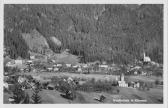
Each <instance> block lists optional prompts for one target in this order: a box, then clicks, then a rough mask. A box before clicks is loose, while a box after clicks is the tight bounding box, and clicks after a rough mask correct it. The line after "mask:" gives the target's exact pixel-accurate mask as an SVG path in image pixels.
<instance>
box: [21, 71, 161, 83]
mask: <svg viewBox="0 0 168 108" xmlns="http://www.w3.org/2000/svg"><path fill="white" fill-rule="evenodd" d="M22 74H26V75H32V76H36V77H39V78H40V79H41V80H43V79H48V78H51V77H53V76H59V77H63V76H66V77H72V78H80V79H86V80H87V79H92V78H94V79H95V80H102V81H104V80H109V81H113V80H116V77H119V76H117V75H100V74H75V73H68V72H61V73H53V72H40V73H33V72H31V73H22ZM125 78H126V79H127V80H128V81H137V80H141V81H144V82H154V81H155V80H158V79H159V80H162V78H161V77H154V76H151V77H146V76H125Z"/></svg>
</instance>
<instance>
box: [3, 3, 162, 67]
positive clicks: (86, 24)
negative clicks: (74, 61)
mask: <svg viewBox="0 0 168 108" xmlns="http://www.w3.org/2000/svg"><path fill="white" fill-rule="evenodd" d="M4 8H5V9H4V10H5V11H4V25H5V26H4V27H5V28H4V30H5V34H4V37H5V46H6V47H10V48H11V50H10V55H11V56H12V58H15V57H17V56H22V57H23V58H25V57H27V55H28V50H29V48H28V46H27V44H26V43H25V41H24V39H23V38H22V37H21V36H20V34H22V33H30V32H32V30H34V29H36V30H37V31H38V32H39V33H40V34H41V35H43V36H44V37H45V39H46V41H47V43H48V45H49V47H50V48H51V49H52V50H53V51H54V52H60V51H61V50H62V49H66V48H68V49H70V52H71V53H72V54H75V55H79V56H82V57H83V59H82V61H83V62H87V61H95V60H101V61H103V60H105V61H108V62H115V63H125V64H127V63H131V62H133V61H134V59H141V57H142V52H143V51H144V50H145V52H146V53H147V55H149V56H150V57H151V59H152V60H153V61H156V62H160V63H162V62H163V19H162V18H163V5H156V4H154V5H114V4H106V5H104V4H98V5H97V4H95V5H94V4H90V5H89V4H80V5H75V4H68V5H66V4H64V5H50V4H45V5H32V4H31V5H27V4H25V5H24V4H23V5H5V6H4ZM9 34H11V35H12V36H9ZM53 36H54V37H56V38H57V39H58V40H59V41H60V42H61V46H59V45H55V43H54V42H53V41H51V37H53ZM19 40H20V41H19ZM18 46H21V48H22V49H25V50H24V51H18V49H17V47H18ZM13 47H14V48H13ZM13 49H15V50H13Z"/></svg>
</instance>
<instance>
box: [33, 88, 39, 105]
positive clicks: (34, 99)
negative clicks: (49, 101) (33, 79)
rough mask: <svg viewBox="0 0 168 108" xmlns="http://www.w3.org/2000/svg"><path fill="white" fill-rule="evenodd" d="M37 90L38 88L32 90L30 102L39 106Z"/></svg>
mask: <svg viewBox="0 0 168 108" xmlns="http://www.w3.org/2000/svg"><path fill="white" fill-rule="evenodd" d="M39 91H40V90H39V89H38V88H35V89H34V90H33V92H34V93H33V95H32V100H33V103H34V104H39V103H41V97H40V96H39Z"/></svg>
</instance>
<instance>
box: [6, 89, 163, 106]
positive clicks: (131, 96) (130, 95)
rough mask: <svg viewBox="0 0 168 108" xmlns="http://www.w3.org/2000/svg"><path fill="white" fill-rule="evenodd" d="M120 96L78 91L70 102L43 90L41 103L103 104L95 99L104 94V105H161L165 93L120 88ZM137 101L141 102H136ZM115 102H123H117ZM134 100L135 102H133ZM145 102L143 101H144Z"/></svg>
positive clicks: (153, 90)
mask: <svg viewBox="0 0 168 108" xmlns="http://www.w3.org/2000/svg"><path fill="white" fill-rule="evenodd" d="M119 90H120V93H119V94H109V93H105V92H101V93H100V92H82V91H77V98H76V99H75V100H68V99H65V98H63V97H61V96H60V94H61V93H60V92H58V91H55V90H42V91H41V92H40V96H41V97H42V99H41V101H42V103H43V104H63V103H65V104H66V103H73V104H77V103H101V102H99V101H96V100H94V98H95V97H98V96H99V95H100V94H103V95H104V96H105V97H106V99H105V101H104V103H140V104H141V103H155V104H156V103H161V102H160V99H161V98H162V95H163V92H162V89H160V88H154V89H150V91H139V90H136V89H133V88H119ZM27 92H28V93H29V95H30V96H31V95H32V92H31V91H30V90H27ZM4 95H5V96H4V97H5V98H4V103H5V104H8V101H7V97H9V94H7V93H4ZM136 99H137V100H141V101H139V102H136ZM115 100H121V101H118V102H116V101H115ZM124 100H129V102H127V101H126V102H124ZM131 100H134V102H131ZM142 100H143V101H142Z"/></svg>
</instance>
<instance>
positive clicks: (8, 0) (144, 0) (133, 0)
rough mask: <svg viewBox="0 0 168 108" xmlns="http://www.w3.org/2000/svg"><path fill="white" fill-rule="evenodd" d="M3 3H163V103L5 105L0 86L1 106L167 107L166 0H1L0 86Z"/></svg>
mask: <svg viewBox="0 0 168 108" xmlns="http://www.w3.org/2000/svg"><path fill="white" fill-rule="evenodd" d="M3 4H164V104H73V105H70V104H39V105H37V106H36V105H14V104H12V105H6V104H3V95H2V94H3V92H2V90H3V89H2V88H3V87H0V90H1V92H0V96H1V98H0V103H1V106H0V107H1V108H11V107H14V108H23V107H57V108H59V107H65V108H67V107H78V108H79V107H113V108H116V107H117V108H123V107H129V108H137V107H143V108H150V107H152V108H168V106H167V102H168V96H167V95H168V93H167V91H168V89H167V88H168V83H167V82H168V73H167V72H168V67H167V66H168V63H167V60H168V58H167V56H168V55H167V51H168V48H167V42H168V40H167V36H168V35H167V30H168V28H167V25H168V22H167V20H168V18H167V11H168V10H167V9H168V8H167V5H168V1H167V0H3V1H2V3H1V4H0V9H1V11H0V19H1V20H0V24H1V29H0V30H1V36H0V38H1V39H0V40H1V42H0V47H1V48H0V61H1V62H0V66H1V71H0V73H1V77H0V80H1V81H0V86H2V85H3V84H2V83H3V80H2V79H3V66H2V65H3Z"/></svg>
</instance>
